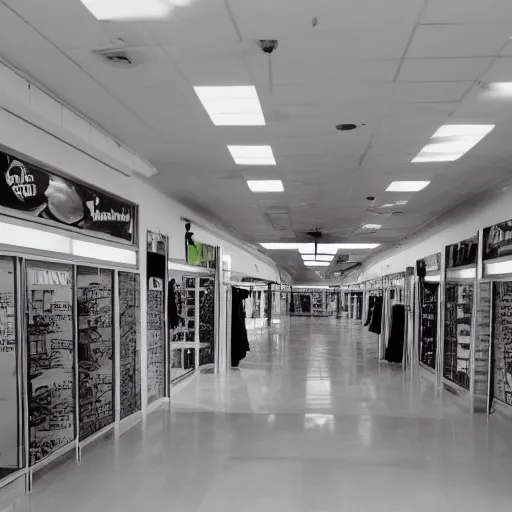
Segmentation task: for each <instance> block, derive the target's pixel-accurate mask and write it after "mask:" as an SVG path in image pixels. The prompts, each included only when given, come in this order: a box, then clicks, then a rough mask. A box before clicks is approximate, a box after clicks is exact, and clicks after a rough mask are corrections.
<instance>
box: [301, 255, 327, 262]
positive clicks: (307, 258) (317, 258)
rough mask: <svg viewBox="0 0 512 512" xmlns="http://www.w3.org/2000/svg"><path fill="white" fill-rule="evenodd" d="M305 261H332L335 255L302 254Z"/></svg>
mask: <svg viewBox="0 0 512 512" xmlns="http://www.w3.org/2000/svg"><path fill="white" fill-rule="evenodd" d="M301 256H302V259H303V260H304V261H332V260H333V259H334V254H317V255H316V256H315V255H314V254H301Z"/></svg>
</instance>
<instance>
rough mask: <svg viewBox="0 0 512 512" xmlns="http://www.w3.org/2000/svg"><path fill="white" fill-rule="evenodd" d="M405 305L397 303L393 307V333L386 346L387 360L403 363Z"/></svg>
mask: <svg viewBox="0 0 512 512" xmlns="http://www.w3.org/2000/svg"><path fill="white" fill-rule="evenodd" d="M404 341H405V306H404V305H403V304H395V305H394V306H393V308H392V309H391V333H390V335H389V341H388V346H387V348H386V361H388V362H390V363H401V362H402V359H403V356H404Z"/></svg>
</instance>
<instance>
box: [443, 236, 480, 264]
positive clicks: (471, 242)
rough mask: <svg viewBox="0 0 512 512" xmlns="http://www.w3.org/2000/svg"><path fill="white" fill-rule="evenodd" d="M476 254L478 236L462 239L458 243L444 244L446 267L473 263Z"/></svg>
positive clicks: (474, 262)
mask: <svg viewBox="0 0 512 512" xmlns="http://www.w3.org/2000/svg"><path fill="white" fill-rule="evenodd" d="M477 256H478V237H477V236H474V237H472V238H468V239H467V240H462V241H461V242H459V243H458V244H452V245H447V246H446V268H457V267H462V266H464V265H475V264H476V259H477Z"/></svg>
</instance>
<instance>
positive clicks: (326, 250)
mask: <svg viewBox="0 0 512 512" xmlns="http://www.w3.org/2000/svg"><path fill="white" fill-rule="evenodd" d="M260 245H261V246H262V247H263V248H265V249H268V250H297V249H298V250H299V251H300V253H301V254H315V244H312V243H300V242H269V243H260ZM379 246H380V244H370V243H344V244H318V246H317V252H318V254H332V255H334V254H336V253H337V252H338V250H339V249H346V250H359V249H360V250H370V249H376V248H377V247H379Z"/></svg>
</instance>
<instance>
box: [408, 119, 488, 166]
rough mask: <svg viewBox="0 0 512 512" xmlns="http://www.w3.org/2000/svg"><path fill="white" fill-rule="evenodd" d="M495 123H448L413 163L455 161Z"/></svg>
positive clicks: (474, 144)
mask: <svg viewBox="0 0 512 512" xmlns="http://www.w3.org/2000/svg"><path fill="white" fill-rule="evenodd" d="M494 126H495V125H493V124H447V125H444V126H441V128H439V130H437V132H436V133H434V135H432V137H431V139H430V143H429V144H427V145H426V146H425V147H424V148H423V149H422V150H421V151H420V152H419V153H418V155H417V156H416V158H414V160H413V161H412V163H424V162H454V161H455V160H458V159H459V158H460V157H461V156H462V155H464V154H466V153H467V152H468V151H469V150H470V149H472V148H473V147H475V146H476V145H477V144H478V143H479V142H480V141H481V140H482V139H483V138H484V137H485V136H486V135H487V134H488V133H489V132H491V131H492V129H493V128H494Z"/></svg>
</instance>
